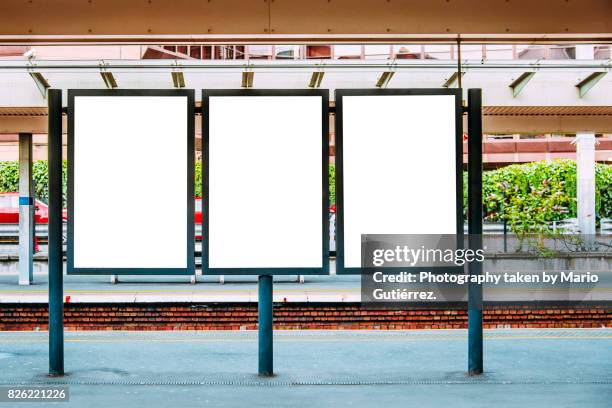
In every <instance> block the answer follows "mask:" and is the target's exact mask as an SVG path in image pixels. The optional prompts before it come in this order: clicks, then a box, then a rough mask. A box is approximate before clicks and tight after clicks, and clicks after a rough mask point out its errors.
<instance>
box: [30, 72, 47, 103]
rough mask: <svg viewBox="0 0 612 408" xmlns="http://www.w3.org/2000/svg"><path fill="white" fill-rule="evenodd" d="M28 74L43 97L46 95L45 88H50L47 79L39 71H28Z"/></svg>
mask: <svg viewBox="0 0 612 408" xmlns="http://www.w3.org/2000/svg"><path fill="white" fill-rule="evenodd" d="M30 76H31V77H32V79H33V80H34V83H35V84H36V87H37V88H38V90H39V91H40V94H41V95H42V96H43V98H46V97H47V89H49V88H51V85H49V82H48V81H47V79H46V78H45V77H44V76H43V74H41V73H40V72H30Z"/></svg>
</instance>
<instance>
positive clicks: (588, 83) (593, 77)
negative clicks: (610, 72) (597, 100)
mask: <svg viewBox="0 0 612 408" xmlns="http://www.w3.org/2000/svg"><path fill="white" fill-rule="evenodd" d="M604 76H606V72H592V73H591V74H590V75H589V76H587V77H586V78H584V79H583V80H582V81H580V82H578V83H577V84H576V88H578V95H580V97H581V98H582V97H583V96H584V95H586V94H587V92H589V91H590V90H591V88H593V87H594V86H595V84H596V83H598V82H599V81H601V79H602V78H603V77H604Z"/></svg>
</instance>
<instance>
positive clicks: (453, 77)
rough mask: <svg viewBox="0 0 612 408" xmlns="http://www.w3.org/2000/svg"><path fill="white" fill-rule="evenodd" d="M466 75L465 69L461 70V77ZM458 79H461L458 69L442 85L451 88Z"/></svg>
mask: <svg viewBox="0 0 612 408" xmlns="http://www.w3.org/2000/svg"><path fill="white" fill-rule="evenodd" d="M464 75H465V71H462V72H461V78H463V76H464ZM458 79H459V75H458V74H457V71H455V72H453V73H452V75H451V76H450V77H448V79H447V80H446V81H444V83H443V84H442V86H443V87H444V88H450V87H451V86H453V84H454V83H455V82H457V80H458Z"/></svg>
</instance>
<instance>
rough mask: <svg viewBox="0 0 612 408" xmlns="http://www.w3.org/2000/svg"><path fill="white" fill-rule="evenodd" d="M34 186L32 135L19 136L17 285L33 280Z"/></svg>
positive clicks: (28, 283)
mask: <svg viewBox="0 0 612 408" xmlns="http://www.w3.org/2000/svg"><path fill="white" fill-rule="evenodd" d="M33 253H34V185H33V183H32V134H31V133H20V134H19V284H20V285H30V284H31V283H32V281H33V280H34V274H33V264H32V255H33Z"/></svg>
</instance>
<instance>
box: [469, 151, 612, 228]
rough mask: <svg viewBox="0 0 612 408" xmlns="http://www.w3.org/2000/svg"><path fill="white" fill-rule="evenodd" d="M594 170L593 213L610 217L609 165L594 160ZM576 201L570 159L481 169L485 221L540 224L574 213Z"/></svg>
mask: <svg viewBox="0 0 612 408" xmlns="http://www.w3.org/2000/svg"><path fill="white" fill-rule="evenodd" d="M595 174H596V176H595V187H596V192H595V207H596V208H595V209H596V213H597V216H598V218H609V217H612V166H609V165H606V164H599V163H598V164H596V166H595ZM465 177H467V176H466V175H464V178H465ZM466 191H467V189H464V193H465V192H466ZM466 201H467V200H464V202H466ZM576 204H577V203H576V163H575V162H574V161H572V160H554V161H552V162H535V163H527V164H516V165H511V166H507V167H503V168H501V169H497V170H492V171H485V172H483V206H484V212H485V219H486V220H488V221H501V220H503V219H504V217H505V218H506V219H507V220H508V222H509V223H510V224H511V225H517V226H518V224H521V223H524V222H527V221H529V222H530V223H532V224H537V225H543V224H545V223H548V222H550V221H555V220H561V219H564V218H572V217H576V211H577V208H576ZM464 208H465V210H466V211H467V207H464Z"/></svg>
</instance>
